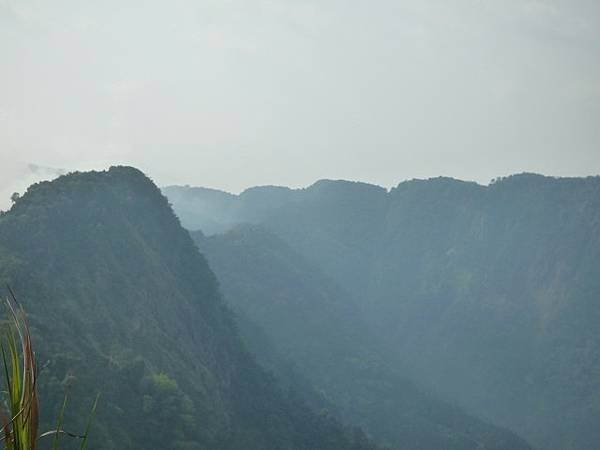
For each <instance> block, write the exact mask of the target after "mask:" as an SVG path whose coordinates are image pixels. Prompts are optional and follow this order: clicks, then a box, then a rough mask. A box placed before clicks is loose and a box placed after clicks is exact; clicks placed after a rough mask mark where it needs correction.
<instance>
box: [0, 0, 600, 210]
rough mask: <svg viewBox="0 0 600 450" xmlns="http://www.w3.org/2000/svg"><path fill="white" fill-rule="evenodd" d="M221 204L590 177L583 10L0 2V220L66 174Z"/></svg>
mask: <svg viewBox="0 0 600 450" xmlns="http://www.w3.org/2000/svg"><path fill="white" fill-rule="evenodd" d="M114 164H128V165H133V166H136V167H138V168H140V169H141V170H143V171H144V172H145V173H146V174H148V175H149V176H150V177H151V178H152V179H153V180H154V181H155V182H156V183H157V184H159V185H167V184H190V185H200V186H209V187H214V188H219V189H224V190H227V191H230V192H239V191H241V190H243V189H244V188H246V187H249V186H254V185H265V184H277V185H287V186H306V185H309V184H311V183H313V182H314V181H315V180H317V179H320V178H333V179H340V178H341V179H350V180H361V181H366V182H371V183H376V184H379V185H382V186H386V187H391V186H394V185H396V184H397V183H398V182H400V181H403V180H406V179H411V178H428V177H433V176H439V175H444V176H452V177H456V178H461V179H466V180H475V181H478V182H480V183H488V182H489V181H490V180H491V179H492V178H495V177H497V176H504V175H508V174H512V173H519V172H538V173H543V174H547V175H555V176H583V175H596V174H599V173H600V2H599V1H598V0H371V1H368V2H367V1H354V0H344V1H341V0H318V1H317V0H170V1H160V2H158V1H149V0H146V1H139V2H136V1H125V0H119V1H115V0H103V1H101V2H87V1H81V0H77V1H65V0H53V1H51V2H50V1H47V0H0V209H2V207H3V206H4V207H5V206H6V204H7V203H8V200H7V199H8V197H10V194H11V193H12V192H14V191H19V192H22V191H23V190H25V188H26V186H27V185H28V184H30V183H32V182H34V181H36V180H39V179H43V178H51V177H53V176H55V175H56V174H59V173H64V172H65V171H71V170H88V169H92V168H95V169H103V168H107V167H108V166H110V165H114Z"/></svg>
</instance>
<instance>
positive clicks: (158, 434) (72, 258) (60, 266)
mask: <svg viewBox="0 0 600 450" xmlns="http://www.w3.org/2000/svg"><path fill="white" fill-rule="evenodd" d="M0 282H2V284H3V285H4V284H5V283H10V284H11V286H12V287H13V289H14V291H15V292H17V295H18V296H19V297H20V298H21V300H22V303H23V305H24V307H25V310H26V311H28V313H29V322H30V326H31V332H32V336H33V342H34V346H35V348H36V350H37V358H38V361H40V365H44V366H45V368H44V369H43V370H42V371H41V373H40V375H39V390H40V405H41V408H42V412H43V414H42V419H41V420H42V426H41V429H47V428H53V427H55V426H56V423H55V420H56V417H58V416H59V410H60V408H61V404H62V401H63V397H64V393H65V390H68V391H69V398H70V403H69V406H68V407H67V409H66V416H65V418H64V424H65V427H66V428H68V429H72V430H82V429H85V425H86V420H87V417H88V415H89V412H90V407H91V404H92V403H93V400H94V398H95V396H96V393H97V392H100V393H101V400H100V402H99V404H98V408H97V415H96V418H95V421H94V426H93V430H92V433H91V437H90V442H89V448H94V449H129V448H132V449H133V448H138V449H158V448H164V449H187V450H189V449H244V450H246V449H307V450H308V449H323V450H330V449H356V450H358V449H371V448H373V445H372V444H371V443H370V442H369V441H368V440H367V439H366V438H365V436H364V435H363V434H362V432H361V431H360V430H358V429H354V430H349V429H346V428H344V427H343V426H341V425H340V424H339V423H338V422H337V421H336V420H335V419H333V418H332V417H331V416H329V415H327V414H319V415H317V414H315V413H313V412H311V410H309V409H308V407H306V406H304V405H303V404H302V403H301V402H300V401H299V400H298V399H297V398H296V397H293V396H291V395H288V394H286V393H284V392H283V390H282V389H280V388H278V387H277V383H276V380H275V379H274V378H273V377H272V376H271V375H269V374H268V373H266V372H265V371H264V370H263V369H261V368H260V367H259V366H258V365H257V363H256V362H255V361H254V359H253V358H252V357H251V356H250V354H249V353H248V352H247V351H246V350H245V348H244V346H243V345H242V343H241V340H240V338H239V337H238V333H237V329H236V325H235V322H234V319H233V316H232V314H231V313H230V311H229V310H228V308H227V307H225V306H224V303H223V301H222V299H221V296H220V293H219V291H218V287H217V281H216V279H215V277H214V275H213V273H212V272H211V271H210V269H209V268H208V265H207V263H206V261H205V259H204V258H203V257H202V256H201V255H200V254H199V252H198V251H197V249H196V247H195V246H194V244H193V242H192V240H191V238H190V236H189V234H188V233H187V232H186V231H185V230H184V229H183V228H181V226H180V224H179V221H178V220H177V218H176V217H175V216H174V214H173V212H172V210H171V208H170V207H169V205H168V203H167V200H166V199H165V198H164V197H163V196H162V195H161V193H160V191H159V190H158V188H156V186H155V185H154V184H153V183H152V182H151V181H150V180H149V179H147V178H146V177H145V176H144V175H143V174H142V173H141V172H139V171H137V170H135V169H132V168H126V167H115V168H111V169H110V170H109V171H107V172H91V173H73V174H70V175H67V176H63V177H60V178H58V179H57V180H55V181H53V182H44V183H39V184H36V185H34V186H32V187H30V188H29V190H28V191H27V193H26V194H25V195H24V196H22V197H21V198H19V199H17V201H16V203H15V204H14V205H13V207H12V209H11V210H10V211H9V212H7V213H4V214H2V215H1V216H0ZM46 361H47V362H48V363H47V364H45V362H46ZM64 444H65V445H64V448H70V446H69V445H70V444H71V445H78V444H79V443H69V442H68V441H65V442H64ZM61 447H63V446H62V445H61Z"/></svg>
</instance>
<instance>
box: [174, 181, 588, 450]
mask: <svg viewBox="0 0 600 450" xmlns="http://www.w3.org/2000/svg"><path fill="white" fill-rule="evenodd" d="M163 192H164V193H165V195H166V196H167V197H168V198H169V201H170V202H171V203H172V204H173V207H174V210H175V212H176V213H177V215H178V216H179V218H180V219H181V221H182V224H183V225H184V226H185V227H186V228H188V229H190V230H201V232H202V233H193V234H194V236H195V239H196V241H197V242H198V243H199V246H200V248H201V249H203V251H205V253H206V255H207V257H208V260H209V264H210V265H211V267H212V268H213V270H215V272H216V274H217V277H218V279H219V281H220V283H221V286H222V289H223V292H224V293H225V297H226V300H227V301H228V302H229V303H230V304H231V305H232V307H233V308H234V309H235V310H240V311H241V313H242V314H245V315H247V316H249V317H250V318H251V319H253V320H254V321H256V322H257V323H258V324H259V325H260V326H261V327H262V329H263V330H264V331H265V332H266V333H267V334H268V335H269V336H270V337H271V338H272V339H274V340H277V342H279V346H280V351H282V352H284V353H288V354H289V355H288V356H290V357H291V358H292V359H294V358H298V359H299V360H301V361H305V362H303V364H309V363H315V364H316V361H314V360H311V361H306V360H305V359H303V358H305V356H306V355H307V354H309V355H310V352H307V351H306V349H304V348H302V345H305V344H307V343H306V342H304V341H303V342H302V345H300V343H298V340H297V339H296V338H295V337H294V334H293V333H298V332H304V333H308V334H309V335H311V333H312V332H313V331H311V330H315V329H317V328H316V327H320V328H318V329H319V330H320V331H319V332H325V331H327V333H329V334H327V336H328V337H327V341H326V342H330V341H329V339H330V338H329V336H330V335H331V336H337V337H336V339H337V341H332V342H334V343H335V346H333V344H332V347H331V348H332V354H333V355H335V356H336V357H337V359H335V361H336V363H337V362H338V361H340V360H341V359H343V358H344V357H345V356H344V354H343V352H339V351H337V350H334V349H337V348H339V345H340V344H339V343H338V342H343V337H344V336H345V335H346V336H352V337H351V338H349V339H348V342H352V345H350V346H349V347H352V346H355V347H358V348H357V349H355V351H354V352H353V353H351V354H352V356H350V357H349V358H350V359H352V357H356V358H357V359H358V360H359V361H361V360H363V359H364V358H366V356H365V355H375V354H376V355H377V356H374V360H375V361H381V360H384V361H385V366H386V367H385V370H381V371H380V370H379V369H377V370H376V371H377V373H378V376H381V374H382V373H386V374H387V373H389V372H388V371H392V372H394V373H400V374H401V376H402V377H403V379H405V380H407V381H409V382H411V383H414V386H415V387H416V389H417V390H420V392H428V393H432V394H431V395H433V396H434V397H435V399H436V400H437V399H443V401H445V402H447V404H452V405H458V407H460V408H462V410H464V411H468V412H469V414H471V415H474V416H477V417H479V418H481V419H483V420H484V421H486V422H489V423H493V424H495V425H498V426H501V427H506V428H508V429H510V430H513V431H514V432H516V433H518V434H519V435H521V436H523V437H524V438H526V439H527V440H528V441H529V442H531V443H532V444H533V445H534V446H536V447H538V448H544V449H556V450H558V449H577V450H584V449H590V448H595V446H596V445H597V443H598V442H600V434H599V433H600V431H599V429H598V427H597V424H598V423H600V397H599V396H598V393H599V392H600V338H599V337H598V333H597V324H598V323H600V303H599V301H598V300H599V299H600V263H599V261H600V177H587V178H554V177H545V176H541V175H536V174H519V175H513V176H509V177H505V178H499V179H496V180H494V182H492V183H491V184H490V185H488V186H483V185H479V184H476V183H471V182H463V181H459V180H454V179H450V178H443V177H440V178H433V179H429V180H411V181H406V182H402V183H400V184H399V185H398V186H397V187H395V188H393V189H391V190H387V189H384V188H381V187H379V186H374V185H369V184H365V183H357V182H348V181H341V180H339V181H335V180H321V181H319V182H317V183H315V184H314V185H312V186H310V187H308V188H304V189H288V188H285V187H275V186H265V187H256V188H251V189H248V190H246V191H244V192H242V193H241V194H239V195H232V194H228V193H224V192H220V191H216V190H212V189H206V188H191V187H189V186H187V187H186V186H181V187H177V186H171V187H167V188H164V189H163ZM249 226H250V227H249ZM275 248H277V249H278V250H277V251H276V250H275ZM284 248H285V250H283V249H284ZM285 255H287V256H285ZM290 255H296V256H290ZM271 258H272V260H273V261H276V262H274V263H273V262H269V261H271ZM290 261H293V262H294V265H292V264H291V262H290ZM296 264H297V265H296ZM228 267H232V268H234V267H235V268H236V270H235V271H228V269H227V268H228ZM285 271H287V272H290V273H287V274H286V273H284V272H285ZM317 274H318V275H317ZM292 275H295V276H296V278H295V280H296V281H295V282H296V285H293V284H291V286H296V287H289V286H290V285H288V284H287V283H286V284H285V286H277V285H276V281H273V280H277V279H287V278H285V277H292ZM285 302H287V303H289V304H290V305H291V306H292V307H293V308H296V309H294V311H298V312H297V313H291V312H289V311H287V312H286V310H285V308H284V306H282V305H281V304H282V303H285ZM309 305H310V306H309ZM323 305H327V306H326V308H325V310H326V311H327V310H328V309H331V311H334V310H335V311H336V312H329V313H327V314H330V315H331V316H335V317H341V318H343V319H339V320H326V319H324V320H325V322H326V323H327V324H328V325H323V324H319V323H318V322H317V323H313V322H312V320H317V319H319V318H320V317H323V316H326V313H325V312H324V313H322V314H320V308H321V307H323ZM302 308H304V310H303V309H302ZM348 310H350V311H354V312H350V313H348ZM308 312H312V315H310V316H309V315H308ZM309 317H310V318H309ZM348 317H350V319H348ZM353 321H358V322H360V324H359V325H356V323H355V322H353ZM328 328H329V329H328ZM315 333H316V332H315ZM352 333H354V334H352ZM311 336H313V337H314V338H315V339H320V336H323V335H317V337H315V336H314V335H311ZM331 339H333V338H331ZM336 346H337V347H336ZM373 349H377V351H375V350H373ZM257 353H259V352H257ZM320 357H322V358H323V360H326V359H327V358H328V355H321V356H320ZM259 359H260V357H259ZM319 364H320V363H319ZM378 364H379V362H372V366H371V362H369V363H368V364H366V365H367V367H369V368H373V367H379V366H378ZM334 365H335V364H334ZM338 368H339V367H335V369H338ZM323 370H324V371H325V372H326V373H325V374H320V375H319V374H316V373H314V372H313V371H311V370H309V371H308V372H310V373H313V375H314V378H313V379H312V380H311V381H312V382H313V383H316V384H317V385H318V386H321V387H322V388H324V389H325V388H326V389H334V388H335V386H336V383H337V382H336V381H335V380H327V379H326V378H325V377H326V375H328V374H329V373H330V372H329V371H328V369H323ZM331 373H334V370H333V369H332V371H331ZM344 373H346V374H348V380H352V379H356V376H355V375H350V372H347V371H346V370H342V375H343V374H344ZM338 375H339V374H338ZM317 376H318V377H320V378H319V379H317ZM386 376H387V375H386ZM400 385H404V386H409V384H396V385H395V386H400ZM386 392H387V391H386ZM326 394H327V395H328V396H329V397H330V400H331V401H332V402H333V403H336V404H338V405H341V406H340V407H341V408H342V412H341V414H342V417H347V418H348V417H353V418H354V419H355V420H357V421H358V423H361V424H362V425H363V426H364V427H365V429H366V430H367V431H370V430H371V429H372V428H371V426H372V424H368V423H367V421H366V419H365V418H364V417H363V418H361V417H360V411H361V410H362V409H361V407H356V406H349V405H350V403H347V402H345V401H344V400H343V399H340V398H339V395H340V393H333V392H331V393H330V392H329V391H327V392H326ZM382 395H383V396H385V397H386V398H389V399H390V401H391V400H392V398H393V397H392V396H390V397H388V396H387V394H382ZM353 400H356V399H353ZM421 404H422V403H421ZM344 408H347V409H344ZM430 411H432V410H430ZM344 414H346V415H344ZM348 414H349V415H348ZM421 417H423V416H421ZM379 424H380V423H379ZM375 434H379V432H376V433H375ZM388 436H389V435H388Z"/></svg>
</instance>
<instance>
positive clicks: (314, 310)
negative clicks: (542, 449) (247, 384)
mask: <svg viewBox="0 0 600 450" xmlns="http://www.w3.org/2000/svg"><path fill="white" fill-rule="evenodd" d="M192 236H193V237H194V239H195V240H196V242H197V243H198V245H199V248H200V249H201V251H202V252H203V253H204V254H205V255H206V256H207V258H208V260H209V263H210V265H211V268H213V270H214V271H215V273H216V275H217V277H218V279H219V281H220V283H221V286H222V289H223V292H224V295H225V298H226V299H227V300H228V301H230V302H231V304H232V305H233V306H234V308H235V310H236V311H239V312H240V313H241V314H242V315H243V316H244V317H248V318H249V319H250V320H251V321H253V322H255V323H257V324H258V325H259V326H260V327H261V329H262V330H264V332H265V334H266V335H267V337H268V340H269V341H270V343H272V345H273V346H274V347H275V349H276V351H277V356H278V357H279V358H285V359H286V360H288V361H292V362H293V363H294V368H295V372H294V373H298V374H300V375H301V376H302V377H303V378H305V379H307V380H309V381H310V383H312V385H313V386H314V389H315V390H316V391H317V392H318V393H319V394H320V395H321V396H322V398H323V400H324V402H323V403H324V404H325V405H326V406H327V407H329V408H331V407H333V408H334V411H335V412H336V413H337V414H339V415H340V416H341V417H342V418H343V419H344V420H345V421H348V422H352V423H356V424H359V425H361V426H363V427H364V428H365V429H366V430H368V431H369V432H370V433H371V434H372V435H373V436H375V437H376V438H378V439H381V440H384V442H386V443H387V444H388V445H389V446H390V447H392V448H406V449H413V450H417V449H421V450H427V449H431V450H434V449H439V448H444V449H448V450H450V449H456V450H459V449H460V450H468V449H506V450H509V449H511V450H516V449H527V448H530V447H529V446H528V445H527V444H526V443H525V442H524V441H522V440H521V439H519V438H518V437H516V436H515V435H513V434H511V433H510V432H508V431H507V430H502V429H498V428H496V427H493V426H490V425H488V424H485V423H483V422H482V421H479V420H477V419H475V418H473V417H472V416H469V415H468V414H466V413H465V412H464V411H462V410H461V409H460V408H457V407H455V406H451V405H450V404H448V403H446V402H443V401H440V400H439V399H438V398H436V396H435V395H433V394H430V393H429V394H428V393H425V392H423V391H421V390H420V389H418V388H417V387H416V386H415V384H414V383H412V382H410V381H409V380H407V379H406V378H405V377H404V376H402V373H403V370H402V368H401V367H399V365H398V364H392V363H391V362H390V361H389V358H386V353H385V352H383V351H382V348H381V346H380V345H378V342H377V341H376V340H375V339H374V338H372V337H371V335H370V333H369V331H368V330H367V327H366V325H365V323H364V322H363V321H362V319H361V318H360V314H359V312H358V309H357V307H356V305H355V304H353V299H352V297H351V296H350V295H349V294H348V293H347V292H345V291H344V290H343V289H341V288H340V287H339V286H338V285H337V284H336V283H335V282H334V281H333V280H331V279H330V278H329V277H327V276H325V275H324V274H323V273H322V272H321V271H320V270H319V269H317V268H315V267H314V266H312V265H311V264H309V263H308V262H307V261H306V260H305V259H304V258H303V257H302V256H301V255H299V254H298V253H297V252H295V251H293V250H292V249H291V248H290V247H289V246H288V245H287V244H285V243H284V242H283V241H282V240H281V239H279V238H277V237H276V236H274V235H273V234H271V233H269V232H266V231H264V230H263V229H261V228H257V227H255V226H240V227H237V228H234V229H233V230H232V231H230V232H228V233H225V234H223V235H217V236H212V237H208V238H207V237H205V236H204V235H203V234H202V233H201V232H195V233H192ZM244 336H245V337H246V339H247V342H248V344H249V345H250V348H251V350H253V351H254V352H255V353H256V355H257V356H258V357H259V359H260V360H263V361H265V364H269V365H274V366H275V368H276V369H277V366H278V360H277V357H273V354H272V350H271V348H270V345H268V344H265V339H260V340H256V339H253V335H252V334H250V336H248V333H244ZM285 375H286V373H285V372H284V373H283V374H282V376H283V377H285ZM317 404H318V402H317Z"/></svg>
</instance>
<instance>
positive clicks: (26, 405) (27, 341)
mask: <svg viewBox="0 0 600 450" xmlns="http://www.w3.org/2000/svg"><path fill="white" fill-rule="evenodd" d="M8 290H9V292H10V297H7V298H6V299H5V303H6V306H7V309H8V311H9V314H10V320H9V327H8V330H7V333H6V342H5V343H1V344H0V349H1V350H2V363H3V365H4V377H5V381H6V389H7V390H6V396H7V399H6V405H5V408H6V409H7V410H8V414H7V413H6V411H2V410H0V418H1V419H2V422H3V426H2V436H1V437H0V440H2V441H4V448H5V449H6V450H36V449H37V443H38V440H39V439H40V438H43V437H47V436H53V437H54V442H53V445H52V449H53V450H55V449H57V448H58V443H59V438H60V436H61V435H66V436H69V437H72V438H77V439H81V446H80V449H81V450H83V449H85V447H86V445H87V440H88V435H89V430H90V425H91V422H92V419H93V416H94V415H95V412H96V405H97V403H98V397H96V400H95V401H94V405H93V406H92V411H91V414H90V418H89V420H88V424H87V426H86V430H85V433H84V434H83V435H77V434H73V433H69V432H67V431H65V430H63V429H62V421H63V417H64V413H65V409H66V404H67V397H66V396H65V400H64V402H63V406H62V408H61V411H60V415H59V419H58V425H57V427H56V429H55V430H50V431H47V432H45V433H43V434H41V435H39V434H38V430H39V417H40V409H39V399H38V393H37V377H38V370H37V365H36V360H35V353H34V351H33V347H32V343H31V334H30V332H29V327H28V325H27V318H26V316H25V312H24V311H23V308H22V307H21V306H20V305H19V304H18V302H17V300H16V297H15V295H14V293H13V292H12V290H11V289H10V288H9V289H8Z"/></svg>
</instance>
